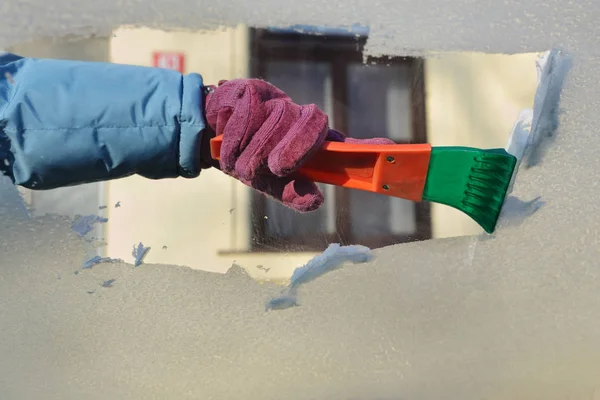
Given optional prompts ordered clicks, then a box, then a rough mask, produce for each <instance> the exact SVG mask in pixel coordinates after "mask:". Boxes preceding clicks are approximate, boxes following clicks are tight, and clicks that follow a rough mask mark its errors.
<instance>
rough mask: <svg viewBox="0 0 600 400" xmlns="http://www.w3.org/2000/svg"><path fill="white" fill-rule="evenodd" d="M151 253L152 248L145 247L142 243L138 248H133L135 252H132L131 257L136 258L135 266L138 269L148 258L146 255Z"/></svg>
mask: <svg viewBox="0 0 600 400" xmlns="http://www.w3.org/2000/svg"><path fill="white" fill-rule="evenodd" d="M149 251H150V247H144V245H143V244H142V242H140V243H139V244H138V245H137V246H133V251H132V252H131V255H132V256H133V258H134V265H135V266H136V267H138V266H140V265H142V263H143V262H144V258H146V255H147V254H148V252H149Z"/></svg>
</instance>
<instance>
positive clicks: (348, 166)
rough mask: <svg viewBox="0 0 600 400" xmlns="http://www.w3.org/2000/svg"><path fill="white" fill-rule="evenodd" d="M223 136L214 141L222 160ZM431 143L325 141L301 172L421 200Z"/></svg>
mask: <svg viewBox="0 0 600 400" xmlns="http://www.w3.org/2000/svg"><path fill="white" fill-rule="evenodd" d="M222 136H223V135H219V136H217V137H215V138H213V139H211V141H210V152H211V156H212V158H213V159H215V160H218V159H219V157H220V153H221V143H222V141H223V138H222ZM430 157H431V145H429V144H392V145H389V144H383V145H382V144H353V143H340V142H329V141H328V142H325V144H324V145H323V146H322V147H321V148H320V149H319V150H318V151H317V152H316V153H315V155H314V156H312V157H311V158H310V159H309V160H307V161H306V162H305V163H304V165H303V166H302V167H301V168H300V170H299V171H298V173H299V174H300V175H302V176H304V177H306V178H308V179H310V180H312V181H314V182H321V183H326V184H330V185H335V186H342V187H345V188H350V189H359V190H366V191H369V192H375V193H381V194H384V195H387V196H393V197H400V198H403V199H406V200H412V201H421V199H422V196H423V189H424V188H425V181H426V180H427V171H428V169H429V159H430Z"/></svg>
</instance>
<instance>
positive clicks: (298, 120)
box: [205, 79, 394, 212]
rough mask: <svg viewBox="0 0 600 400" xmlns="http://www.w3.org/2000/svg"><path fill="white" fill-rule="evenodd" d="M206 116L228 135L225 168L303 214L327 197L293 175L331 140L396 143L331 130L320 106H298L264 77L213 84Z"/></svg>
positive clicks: (219, 131) (222, 159)
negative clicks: (347, 135)
mask: <svg viewBox="0 0 600 400" xmlns="http://www.w3.org/2000/svg"><path fill="white" fill-rule="evenodd" d="M205 115H206V119H207V122H208V125H209V126H210V127H211V128H212V130H214V131H215V132H216V134H218V135H220V134H223V143H222V145H221V154H220V168H221V170H222V171H223V172H225V173H226V174H228V175H231V176H233V177H234V178H236V179H238V180H240V181H241V182H243V183H244V184H246V185H248V186H250V187H252V188H254V189H256V190H258V191H260V192H262V193H264V194H266V195H268V196H271V197H273V198H274V199H276V200H278V201H280V202H281V203H283V204H284V205H286V206H287V207H290V208H293V209H295V210H297V211H300V212H308V211H313V210H316V209H318V208H319V207H320V206H321V205H322V204H323V193H322V192H321V191H320V190H319V188H318V186H317V185H316V184H315V183H314V182H312V181H310V180H308V179H305V178H302V177H292V176H290V174H292V173H293V172H294V171H296V170H297V169H299V168H300V167H301V166H302V164H303V162H304V161H305V160H307V159H308V158H309V157H310V156H311V155H312V154H313V153H314V152H315V151H316V150H318V149H319V148H320V147H321V146H322V144H323V143H324V141H325V140H329V141H336V142H350V143H369V144H393V143H394V142H393V141H392V140H390V139H386V138H375V139H351V138H348V137H345V136H344V135H343V134H341V133H340V132H337V131H335V130H332V129H329V126H328V117H327V115H326V114H325V113H324V112H323V111H321V110H320V109H319V108H318V107H317V106H315V105H314V104H310V105H298V104H295V103H294V102H293V101H292V99H291V98H290V97H289V96H288V95H287V94H285V93H284V92H283V91H282V90H280V89H278V88H277V87H275V86H273V85H272V84H270V83H268V82H265V81H263V80H259V79H236V80H231V81H220V82H219V85H218V87H215V86H209V93H208V95H207V96H206V103H205Z"/></svg>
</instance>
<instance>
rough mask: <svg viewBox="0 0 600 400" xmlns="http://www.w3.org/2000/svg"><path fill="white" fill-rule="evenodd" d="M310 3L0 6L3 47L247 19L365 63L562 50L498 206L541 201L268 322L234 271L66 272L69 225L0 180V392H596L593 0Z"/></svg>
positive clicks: (385, 257)
mask: <svg viewBox="0 0 600 400" xmlns="http://www.w3.org/2000/svg"><path fill="white" fill-rule="evenodd" d="M318 4H319V5H317V2H314V1H308V2H297V1H287V0H285V1H282V0H258V1H252V2H251V1H230V2H207V1H184V0H147V1H137V0H105V1H102V2H100V1H71V0H56V1H52V2H45V1H41V0H28V1H16V0H5V1H3V2H2V3H1V4H0V15H1V17H2V24H0V47H6V46H7V45H8V44H10V43H14V42H16V41H20V40H22V39H27V38H34V37H40V36H44V35H50V34H59V35H63V34H70V33H78V32H106V31H107V30H108V29H109V28H112V27H115V26H117V25H119V24H121V23H127V24H129V23H136V24H145V25H149V26H154V27H163V28H175V27H183V28H202V27H209V26H211V25H214V24H216V23H218V22H225V23H227V24H234V23H238V22H246V23H250V24H257V23H258V24H261V25H277V24H318V23H327V24H347V25H351V24H354V23H361V24H363V25H368V26H369V27H370V32H371V35H372V40H371V41H370V42H369V50H370V51H371V52H372V53H373V54H377V53H379V52H381V53H387V54H390V53H392V54H403V53H404V54H405V53H408V52H411V53H417V54H422V53H426V52H427V51H429V50H433V51H454V50H475V51H487V52H506V53H513V52H519V51H543V50H547V49H550V48H555V47H556V48H560V49H562V50H564V51H565V52H566V53H567V54H569V55H570V56H572V59H573V63H572V67H571V69H570V71H569V74H568V76H567V79H566V82H565V86H564V91H563V92H562V94H561V98H560V110H559V111H560V113H559V118H560V119H559V122H560V125H559V126H558V129H557V130H556V132H555V134H554V135H553V137H552V139H553V140H552V141H551V145H552V146H550V147H548V148H546V149H545V150H544V152H543V153H541V155H542V156H543V159H539V160H537V162H536V163H535V165H534V166H533V167H531V168H521V170H520V172H519V176H518V179H517V181H516V183H515V186H514V189H513V193H512V195H514V196H515V198H516V199H535V198H537V197H539V196H541V198H542V199H543V200H544V202H545V205H544V206H543V207H541V208H539V209H538V210H537V212H535V213H533V214H532V215H531V216H530V217H529V218H527V219H526V220H524V221H522V223H520V224H509V223H507V222H506V221H505V220H503V221H501V222H500V226H499V229H498V230H497V232H496V233H495V235H493V236H492V237H461V238H452V239H444V240H438V241H431V242H425V243H413V244H408V245H401V246H394V247H389V248H384V249H379V250H376V251H374V253H375V255H376V258H375V260H374V261H372V262H370V263H367V264H362V265H358V266H356V267H353V268H344V269H341V270H338V271H336V272H335V273H331V274H327V275H325V276H323V277H321V278H320V279H317V280H315V281H313V282H310V283H309V284H307V288H310V290H306V291H305V292H304V293H303V298H302V307H294V308H292V309H290V310H287V312H275V313H265V311H264V301H265V299H267V298H269V296H270V295H272V293H273V292H274V291H276V290H277V288H276V287H275V286H274V285H271V284H259V283H257V282H255V281H253V280H251V279H250V278H249V277H248V276H246V275H244V274H241V273H239V271H237V270H235V269H234V270H231V271H230V272H229V273H228V274H226V275H220V274H211V273H208V272H202V271H193V270H191V269H187V268H181V267H174V266H168V267H167V266H158V265H145V266H144V267H143V268H134V267H133V266H132V265H122V264H110V263H109V264H100V265H97V266H95V267H94V268H92V269H86V270H83V271H81V270H80V269H81V260H82V258H83V254H84V245H83V243H82V242H81V240H80V239H79V238H78V236H77V234H76V233H75V232H73V231H72V230H71V229H70V222H69V221H65V220H64V219H61V218H58V217H51V216H48V217H45V218H44V219H40V220H38V219H36V220H34V219H29V218H28V217H27V215H26V213H25V210H24V209H23V206H22V204H21V203H19V201H18V196H17V195H16V192H13V191H11V190H10V188H9V186H7V185H6V184H5V182H1V183H0V184H1V185H2V186H0V224H1V225H0V237H1V238H0V266H1V273H0V389H1V393H2V396H1V397H2V399H7V400H12V399H31V398H39V399H61V400H65V399H81V398H85V399H127V400H132V399H165V398H176V399H198V398H202V399H238V398H244V399H280V398H286V399H308V398H323V399H332V398H336V399H350V398H352V399H442V398H443V399H461V400H465V399H484V398H485V399H544V400H552V399H566V398H569V399H595V398H599V397H600V379H598V376H600V346H599V345H598V337H599V336H600V318H599V315H600V296H599V293H600V261H599V260H600V231H599V229H598V227H600V202H599V201H598V200H597V199H598V196H599V195H600V189H599V185H598V184H597V176H598V171H600V157H598V151H599V150H600V141H599V139H598V127H599V126H600V113H599V112H598V110H600V81H599V80H598V77H597V75H598V71H599V69H600V42H599V41H598V37H599V28H598V27H597V26H598V25H597V23H596V21H597V20H598V18H599V17H600V3H598V2H595V1H578V2H564V1H558V0H553V1H548V0H536V1H528V2H524V1H516V0H505V1H502V2H473V1H470V0H454V1H440V0H437V1H436V0H423V1H421V2H414V1H408V0H403V1H397V0H383V1H375V2H373V1H365V0H348V1H345V2H343V3H341V2H340V3H335V2H334V3H326V4H321V3H320V2H319V3H318ZM199 51H200V50H199ZM201 234H202V233H199V235H201ZM77 270H80V272H79V273H77V274H75V273H74V271H77ZM111 279H114V280H115V281H113V282H114V283H113V284H112V286H111V287H110V288H102V287H101V286H102V285H103V283H104V282H106V281H110V280H111Z"/></svg>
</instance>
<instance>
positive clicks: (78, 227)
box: [71, 215, 108, 237]
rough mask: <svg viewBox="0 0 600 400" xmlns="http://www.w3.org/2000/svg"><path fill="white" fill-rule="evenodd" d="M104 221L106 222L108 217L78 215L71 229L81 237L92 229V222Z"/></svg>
mask: <svg viewBox="0 0 600 400" xmlns="http://www.w3.org/2000/svg"><path fill="white" fill-rule="evenodd" d="M106 222H108V218H104V217H100V216H98V215H86V216H83V217H79V218H78V219H77V220H76V221H75V222H74V223H73V225H71V229H73V231H75V232H76V233H77V234H78V235H79V236H81V237H83V236H85V235H87V234H88V233H90V232H91V231H92V230H93V229H94V224H96V223H106Z"/></svg>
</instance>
